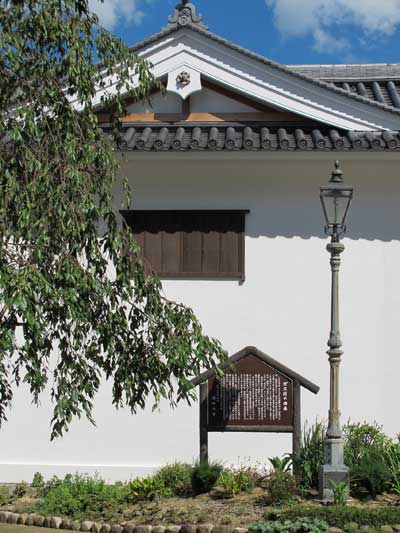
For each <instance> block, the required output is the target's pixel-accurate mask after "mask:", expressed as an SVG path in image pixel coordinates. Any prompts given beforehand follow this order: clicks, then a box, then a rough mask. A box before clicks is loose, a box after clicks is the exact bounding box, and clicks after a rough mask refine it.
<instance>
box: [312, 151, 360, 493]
mask: <svg viewBox="0 0 400 533" xmlns="http://www.w3.org/2000/svg"><path fill="white" fill-rule="evenodd" d="M320 197H321V203H322V208H323V211H324V216H325V221H326V225H325V233H326V234H327V235H329V236H330V237H331V242H330V243H329V244H328V245H327V247H326V249H327V251H328V252H329V253H330V256H331V261H330V263H331V271H332V293H331V332H330V336H329V341H328V346H329V350H328V352H327V354H328V356H329V364H330V402H329V423H328V429H327V431H326V438H325V464H324V465H323V466H322V467H321V471H320V479H319V495H320V498H321V499H322V500H332V499H333V491H332V483H331V481H333V482H335V483H339V482H346V483H348V481H349V471H348V468H347V467H346V465H345V464H344V453H343V451H344V450H343V439H342V430H341V427H340V411H339V366H340V361H341V357H342V355H343V352H342V350H341V346H342V341H341V339H340V330H339V268H340V255H341V254H342V253H343V251H344V245H343V244H342V243H341V242H340V237H341V236H342V235H343V234H344V233H345V231H346V217H347V213H348V211H349V207H350V204H351V201H352V199H353V188H352V187H349V186H347V185H345V183H344V181H343V172H342V171H341V170H340V168H339V161H336V163H335V170H334V171H333V172H332V178H331V180H330V182H329V184H328V185H327V186H325V187H321V193H320Z"/></svg>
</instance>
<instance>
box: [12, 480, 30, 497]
mask: <svg viewBox="0 0 400 533" xmlns="http://www.w3.org/2000/svg"><path fill="white" fill-rule="evenodd" d="M28 490H29V485H28V483H27V482H26V481H21V483H17V485H15V489H14V492H13V495H14V496H15V498H23V497H24V496H26V494H27V492H28Z"/></svg>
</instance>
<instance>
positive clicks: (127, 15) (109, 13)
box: [89, 0, 144, 30]
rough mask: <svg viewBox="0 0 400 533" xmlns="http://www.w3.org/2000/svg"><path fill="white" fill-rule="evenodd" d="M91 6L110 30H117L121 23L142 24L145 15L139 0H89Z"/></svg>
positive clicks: (103, 24)
mask: <svg viewBox="0 0 400 533" xmlns="http://www.w3.org/2000/svg"><path fill="white" fill-rule="evenodd" d="M89 8H90V10H91V11H93V12H94V13H96V15H97V16H98V17H99V20H100V24H101V25H102V26H104V27H105V28H107V29H108V30H115V28H116V27H117V26H118V24H120V23H122V24H124V23H133V24H140V23H141V22H142V20H143V17H144V12H143V11H142V10H141V9H140V8H139V1H138V0H104V2H100V0H89Z"/></svg>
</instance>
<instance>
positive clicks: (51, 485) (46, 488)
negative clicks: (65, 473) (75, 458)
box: [37, 476, 63, 497]
mask: <svg viewBox="0 0 400 533" xmlns="http://www.w3.org/2000/svg"><path fill="white" fill-rule="evenodd" d="M62 482H63V481H62V480H61V479H60V478H58V477H57V476H53V477H52V478H51V479H49V481H46V482H45V483H44V484H43V485H42V486H41V487H40V488H38V489H37V493H38V495H39V496H41V497H44V496H46V495H47V494H48V493H49V492H51V491H52V490H53V489H55V488H57V487H59V486H60V485H61V483H62Z"/></svg>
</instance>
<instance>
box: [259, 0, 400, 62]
mask: <svg viewBox="0 0 400 533" xmlns="http://www.w3.org/2000/svg"><path fill="white" fill-rule="evenodd" d="M265 2H266V4H267V6H268V7H270V8H272V10H273V13H274V17H275V22H276V25H277V27H278V29H279V30H280V31H281V32H282V33H283V34H284V35H288V36H296V37H300V36H304V35H308V34H311V35H312V36H313V37H314V43H315V49H316V50H318V51H320V52H322V51H332V52H336V51H338V50H345V49H348V48H349V47H350V43H349V42H348V41H346V40H345V39H343V38H336V36H335V28H331V27H332V26H335V25H336V26H337V27H336V30H337V29H338V25H341V24H350V25H353V26H356V27H358V28H360V29H361V30H362V31H363V32H364V33H368V34H375V35H386V36H389V35H391V34H393V33H394V32H395V31H396V28H397V26H398V25H399V24H400V0H380V1H378V0H301V2H300V1H299V0H265Z"/></svg>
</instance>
